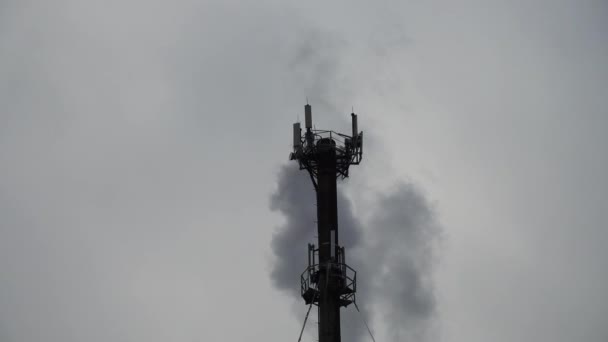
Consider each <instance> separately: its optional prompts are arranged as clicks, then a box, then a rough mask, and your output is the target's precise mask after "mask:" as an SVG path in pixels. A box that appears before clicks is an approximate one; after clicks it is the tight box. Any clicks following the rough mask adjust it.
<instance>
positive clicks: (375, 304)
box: [270, 164, 439, 341]
mask: <svg viewBox="0 0 608 342" xmlns="http://www.w3.org/2000/svg"><path fill="white" fill-rule="evenodd" d="M338 189H339V190H338V208H339V209H338V211H339V217H338V220H339V227H340V228H339V229H340V237H342V239H343V240H342V241H341V244H342V245H344V246H345V247H346V253H347V256H348V257H347V260H349V261H348V262H349V264H350V265H351V266H352V267H354V268H355V269H356V270H357V272H358V274H359V276H358V277H357V281H358V293H357V302H358V303H359V307H360V308H361V309H362V314H363V315H364V317H366V319H370V318H371V320H372V321H376V322H380V321H382V322H383V326H384V327H385V329H386V330H387V332H386V335H387V336H389V337H390V339H391V340H392V341H403V340H410V339H415V340H418V341H424V340H425V339H426V338H427V336H428V332H429V331H428V330H429V329H428V328H429V327H430V325H431V321H432V317H433V314H434V312H435V297H434V293H433V286H432V281H431V280H432V279H431V275H432V265H433V260H434V245H435V243H434V242H435V241H436V238H437V236H438V232H439V227H438V225H437V223H436V220H435V217H434V213H433V211H432V209H431V207H430V205H429V203H428V202H427V200H426V199H425V198H424V196H423V195H422V194H421V192H420V191H419V190H418V189H416V187H415V186H413V185H411V184H403V185H399V186H397V187H396V188H395V190H393V191H392V192H390V193H389V194H383V195H379V196H378V198H377V201H376V204H375V205H374V206H373V207H371V208H369V210H371V211H372V213H371V215H369V217H370V218H369V220H368V222H365V224H363V223H362V222H361V221H360V220H359V219H357V216H356V214H355V213H354V211H353V206H352V204H351V202H350V200H349V198H347V197H346V196H345V195H344V193H343V192H342V191H340V187H339V188H338ZM314 203H315V193H314V189H313V186H312V184H311V183H310V179H308V175H307V174H306V171H300V170H298V168H297V167H296V165H295V164H294V165H288V166H283V167H282V169H281V171H280V173H279V177H278V187H277V190H276V192H275V193H274V194H273V195H272V197H271V200H270V207H271V209H272V210H274V211H277V212H279V213H280V214H281V215H282V216H284V218H285V220H286V221H285V224H284V225H282V226H281V227H279V230H278V231H277V233H276V234H275V236H274V238H273V240H272V250H273V253H274V256H275V263H274V266H273V269H272V273H271V277H272V280H273V283H274V285H275V286H276V287H277V288H278V289H280V290H283V291H286V292H288V293H290V294H291V295H293V297H294V298H296V299H299V298H300V293H299V277H300V273H301V272H302V271H303V270H304V268H305V267H306V253H307V252H306V245H307V243H309V242H315V241H316V237H315V232H316V223H315V221H314V220H315V217H316V210H315V207H314ZM362 227H365V229H363V228H362ZM356 316H358V313H357V312H356V311H355V309H354V308H353V307H349V308H348V309H347V310H343V311H342V321H343V327H344V329H343V332H342V334H343V337H344V340H345V341H366V340H368V337H367V336H366V335H367V331H366V329H365V327H364V325H363V323H362V322H361V317H356Z"/></svg>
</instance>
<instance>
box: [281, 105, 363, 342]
mask: <svg viewBox="0 0 608 342" xmlns="http://www.w3.org/2000/svg"><path fill="white" fill-rule="evenodd" d="M305 114H306V132H305V133H304V135H302V134H301V133H300V135H299V136H298V135H296V134H297V133H298V132H300V131H299V123H296V124H295V125H294V127H296V125H297V127H298V129H294V151H293V152H292V154H291V156H290V159H292V160H297V161H298V163H299V165H300V170H307V171H308V173H309V174H310V177H311V180H312V183H313V186H314V187H315V190H316V193H317V235H318V248H317V249H315V247H314V245H309V250H308V253H309V255H308V261H309V265H308V267H307V268H306V270H304V272H303V273H302V276H301V290H302V297H303V298H304V300H305V302H306V304H308V305H312V304H315V305H317V306H318V309H319V342H340V340H341V337H340V308H341V307H347V306H348V305H350V304H352V303H354V302H355V292H356V288H357V287H356V279H357V277H356V275H357V273H356V272H355V271H354V270H353V269H352V268H350V267H349V266H348V265H346V263H345V256H344V247H340V245H339V240H338V200H337V178H346V177H348V169H349V166H350V165H357V164H359V163H360V161H361V157H362V153H361V147H362V133H361V132H359V133H357V132H356V129H357V128H356V127H357V124H356V116H355V115H354V114H353V136H347V135H344V134H341V133H336V132H333V131H323V130H315V129H313V128H312V127H313V125H312V109H311V106H310V105H309V104H307V105H306V106H305ZM335 137H340V138H342V139H343V140H344V142H343V143H340V144H337V142H336V140H335V139H334V138H335ZM315 256H316V257H318V264H317V263H316V260H317V258H316V257H315ZM311 261H312V262H311Z"/></svg>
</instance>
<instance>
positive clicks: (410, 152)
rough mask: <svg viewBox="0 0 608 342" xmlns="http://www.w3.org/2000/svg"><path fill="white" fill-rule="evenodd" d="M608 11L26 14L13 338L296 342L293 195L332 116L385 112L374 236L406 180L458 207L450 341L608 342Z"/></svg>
mask: <svg viewBox="0 0 608 342" xmlns="http://www.w3.org/2000/svg"><path fill="white" fill-rule="evenodd" d="M607 17H608V4H607V3H606V2H605V1H599V0H598V1H559V0H558V1H548V0H547V1H540V0H539V1H508V2H506V1H505V2H499V1H472V0H467V1H458V2H447V3H445V2H442V3H440V2H433V1H410V2H393V1H376V2H374V3H373V4H371V3H369V4H368V3H367V2H353V1H349V2H346V1H337V2H332V3H331V4H328V3H327V2H310V1H308V2H301V1H300V2H285V1H257V2H255V4H254V3H252V2H242V3H238V2H229V3H227V2H221V1H215V2H195V1H186V0H174V1H170V2H169V1H166V2H161V1H154V0H152V1H141V0H121V1H112V0H110V1H103V2H99V1H96V2H93V1H82V0H78V1H76V0H56V1H52V2H51V1H24V0H20V1H16V0H15V1H11V0H8V1H7V0H5V1H0V104H1V107H0V109H1V111H0V119H1V124H0V284H1V285H0V340H2V341H8V342H13V341H18V342H21V341H28V342H29V341H42V340H44V341H144V340H146V341H151V342H154V341H167V340H171V341H241V340H244V339H247V340H250V341H251V340H262V339H263V340H268V341H288V340H294V341H295V340H296V339H297V334H298V333H299V328H300V324H301V320H302V318H303V316H304V314H305V312H306V307H305V306H304V304H303V303H300V304H301V307H300V309H301V311H300V316H297V312H296V315H294V314H293V313H294V303H293V299H292V297H291V296H289V294H287V293H285V292H283V291H280V290H277V289H276V288H275V287H273V285H272V281H271V277H270V272H271V270H272V267H273V263H274V261H275V260H274V254H273V253H272V249H271V241H272V238H273V236H274V234H275V233H277V231H278V230H279V229H280V227H282V225H283V224H284V222H285V220H284V217H282V216H281V214H280V213H278V212H273V211H271V209H270V196H271V194H272V193H274V192H275V191H276V190H277V179H278V178H277V177H278V175H279V172H280V170H281V166H282V165H284V164H285V163H286V162H287V155H288V153H289V149H290V142H291V137H290V135H291V124H292V123H293V122H294V121H295V120H297V119H298V116H299V117H302V116H303V113H302V112H303V104H304V102H305V98H306V97H308V99H309V101H310V103H311V104H312V105H313V114H314V120H315V124H316V125H317V126H318V127H327V128H332V129H336V130H344V131H348V128H349V126H348V122H347V120H348V118H349V115H348V113H349V112H350V108H351V106H354V108H355V111H356V112H358V113H359V114H360V115H359V127H360V128H361V129H362V130H363V131H364V132H365V134H366V143H367V144H368V145H367V146H368V147H367V148H366V151H365V153H366V155H365V157H364V158H365V159H364V162H363V164H362V165H361V166H359V167H357V168H355V169H353V170H352V173H351V176H352V178H351V179H349V180H348V181H347V182H345V183H342V184H341V186H342V187H343V189H344V191H345V194H346V195H347V196H348V198H349V199H350V200H351V201H352V205H353V212H354V213H355V214H356V215H357V216H358V217H360V218H361V219H362V220H363V222H374V220H373V217H374V215H375V214H374V212H371V210H369V208H373V207H374V204H377V198H378V196H381V195H382V194H388V193H391V192H392V191H393V190H395V189H394V184H399V183H404V182H405V183H413V184H415V185H416V186H417V188H418V189H420V191H421V192H422V193H423V194H424V196H425V197H426V198H427V199H428V200H429V202H430V203H431V204H432V207H433V210H434V212H435V213H436V215H437V220H438V222H439V223H440V225H441V227H442V236H441V242H440V248H439V252H438V253H437V255H436V260H435V262H436V265H435V267H434V285H433V286H434V288H435V294H436V311H437V315H436V317H435V318H434V326H436V328H435V329H436V334H437V336H438V338H439V339H440V340H441V341H447V342H460V341H463V342H464V341H467V342H477V341H479V342H481V341H497V342H502V341H504V342H511V341H552V342H553V341H557V342H561V341H564V342H566V341H568V342H569V341H606V340H608V327H607V326H606V324H605V321H606V318H605V317H607V316H608V297H607V296H606V294H605V293H606V292H607V290H608V276H607V274H606V271H605V269H606V260H607V259H608V252H606V248H605V245H607V244H608V230H606V229H605V228H606V224H605V222H606V213H607V212H608V201H607V199H606V193H608V182H606V180H605V179H604V175H606V174H608V154H607V153H606V146H608V135H607V134H606V133H605V131H606V129H607V128H608V110H607V109H606V105H605V102H606V96H607V95H608V64H607V63H606V61H607V60H608V41H607V40H608V38H607V37H608V21H607V20H606V18H607ZM313 220H314V218H313ZM375 222H382V220H377V221H375ZM363 229H365V230H366V231H369V230H373V229H374V228H373V227H363ZM301 243H302V244H303V245H305V244H306V243H308V241H301ZM406 246H407V245H406ZM302 258H305V255H302ZM294 286H298V283H297V280H295V281H294ZM386 309H387V312H390V308H389V307H387V308H386ZM378 310H379V312H381V311H382V307H380V308H379V309H378ZM375 329H376V330H377V333H376V335H377V339H378V341H389V338H390V337H391V336H390V333H389V332H387V329H386V327H384V326H383V325H382V324H377V326H375ZM307 338H308V341H311V340H312V337H311V336H307Z"/></svg>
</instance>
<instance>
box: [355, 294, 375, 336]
mask: <svg viewBox="0 0 608 342" xmlns="http://www.w3.org/2000/svg"><path fill="white" fill-rule="evenodd" d="M353 304H355V309H357V312H358V313H359V315H361V320H362V321H363V324H365V327H366V328H367V332H368V333H369V336H370V337H371V338H372V341H374V342H376V339H375V338H374V335H373V334H372V331H371V330H370V328H369V325H367V322H366V321H365V317H363V313H362V312H361V310H359V306H357V302H353Z"/></svg>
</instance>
